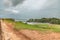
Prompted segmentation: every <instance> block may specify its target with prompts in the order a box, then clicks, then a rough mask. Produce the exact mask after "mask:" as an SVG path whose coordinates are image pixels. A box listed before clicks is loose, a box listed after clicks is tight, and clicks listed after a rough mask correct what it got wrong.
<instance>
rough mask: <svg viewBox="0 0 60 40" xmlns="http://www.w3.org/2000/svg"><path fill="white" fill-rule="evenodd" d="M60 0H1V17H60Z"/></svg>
mask: <svg viewBox="0 0 60 40" xmlns="http://www.w3.org/2000/svg"><path fill="white" fill-rule="evenodd" d="M59 3H60V1H59V0H0V9H2V10H3V11H4V12H3V11H0V17H11V18H15V19H24V18H42V17H56V18H60V14H59V13H60V7H59V6H60V5H59Z"/></svg>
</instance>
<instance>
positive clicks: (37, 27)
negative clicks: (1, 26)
mask: <svg viewBox="0 0 60 40" xmlns="http://www.w3.org/2000/svg"><path fill="white" fill-rule="evenodd" d="M42 19H44V20H45V18H42ZM42 19H39V21H41V22H43V23H40V24H35V25H29V24H26V23H23V22H21V21H18V22H15V21H14V20H13V19H9V20H7V19H6V20H5V19H4V21H7V22H11V23H14V24H15V26H14V28H15V29H17V30H20V29H30V30H41V31H46V30H51V31H55V32H60V25H58V24H49V23H50V21H51V23H55V22H56V23H58V22H57V21H56V20H59V19H55V18H53V20H55V21H53V20H52V18H51V19H49V20H47V21H43V20H42ZM36 20H37V19H36ZM37 21H38V20H37ZM37 21H36V22H37ZM39 21H38V22H39ZM31 22H32V21H31ZM47 22H49V23H48V24H47Z"/></svg>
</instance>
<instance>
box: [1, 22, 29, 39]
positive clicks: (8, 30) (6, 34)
mask: <svg viewBox="0 0 60 40" xmlns="http://www.w3.org/2000/svg"><path fill="white" fill-rule="evenodd" d="M1 30H2V40H30V39H29V38H26V37H25V35H23V34H20V35H17V34H16V33H15V32H16V31H14V29H13V28H12V26H10V24H9V23H8V24H6V23H5V22H3V21H1Z"/></svg>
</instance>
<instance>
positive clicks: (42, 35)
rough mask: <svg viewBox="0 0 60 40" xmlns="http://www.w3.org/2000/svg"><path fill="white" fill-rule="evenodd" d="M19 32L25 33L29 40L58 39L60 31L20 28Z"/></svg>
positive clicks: (59, 39) (59, 38)
mask: <svg viewBox="0 0 60 40" xmlns="http://www.w3.org/2000/svg"><path fill="white" fill-rule="evenodd" d="M20 33H22V34H23V35H26V36H27V37H28V38H30V40H60V33H56V32H51V31H47V32H41V31H35V30H20Z"/></svg>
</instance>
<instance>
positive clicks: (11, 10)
mask: <svg viewBox="0 0 60 40" xmlns="http://www.w3.org/2000/svg"><path fill="white" fill-rule="evenodd" d="M4 11H8V12H12V13H19V11H18V10H14V9H5V10H4Z"/></svg>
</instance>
